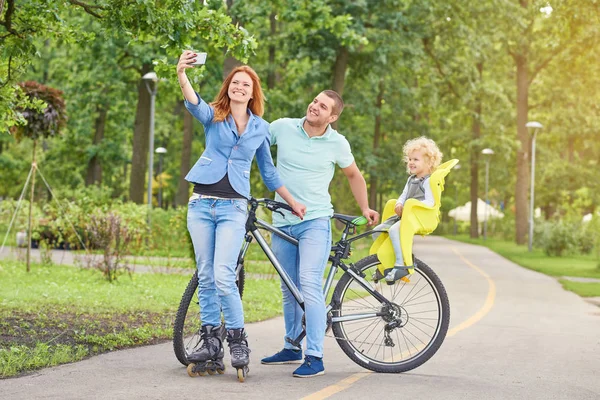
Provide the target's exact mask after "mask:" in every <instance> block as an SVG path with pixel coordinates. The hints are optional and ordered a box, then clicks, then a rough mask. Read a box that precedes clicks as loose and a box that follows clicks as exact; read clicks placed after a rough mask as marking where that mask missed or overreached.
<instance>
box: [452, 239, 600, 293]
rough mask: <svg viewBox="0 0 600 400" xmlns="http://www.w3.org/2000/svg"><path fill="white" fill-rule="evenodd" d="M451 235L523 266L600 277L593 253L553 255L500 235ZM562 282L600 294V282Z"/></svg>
mask: <svg viewBox="0 0 600 400" xmlns="http://www.w3.org/2000/svg"><path fill="white" fill-rule="evenodd" d="M447 237H448V239H453V240H458V241H461V242H465V243H472V244H478V245H481V246H485V247H487V248H489V249H490V250H492V251H494V252H495V253H498V254H500V255H501V256H503V257H505V258H507V259H509V260H510V261H512V262H514V263H516V264H519V265H521V266H522V267H525V268H528V269H532V270H534V271H538V272H541V273H543V274H546V275H550V276H553V277H564V276H572V277H581V278H595V279H600V268H599V267H598V259H597V258H596V257H595V256H594V255H592V254H586V255H569V256H564V257H550V256H548V255H546V254H545V253H544V252H543V250H541V249H536V248H534V249H533V251H532V252H529V251H528V248H527V246H519V245H517V244H515V243H513V242H509V241H506V240H501V239H496V238H488V239H487V240H485V241H484V240H483V239H481V238H480V239H471V238H470V237H469V236H468V235H457V236H450V235H448V236H447ZM561 283H562V284H563V287H564V288H565V289H567V290H570V291H572V292H575V293H577V294H578V295H580V296H584V297H595V296H600V283H593V282H590V283H588V282H571V281H568V280H565V279H562V280H561Z"/></svg>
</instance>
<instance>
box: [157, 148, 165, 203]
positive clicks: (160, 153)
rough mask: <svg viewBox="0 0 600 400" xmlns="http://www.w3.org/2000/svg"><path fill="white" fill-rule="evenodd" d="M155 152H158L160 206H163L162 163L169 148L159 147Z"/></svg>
mask: <svg viewBox="0 0 600 400" xmlns="http://www.w3.org/2000/svg"><path fill="white" fill-rule="evenodd" d="M154 152H155V153H156V154H158V207H160V208H162V187H163V184H162V177H161V174H162V163H163V156H164V155H165V154H166V153H167V149H165V148H164V147H159V148H158V149H156V150H154Z"/></svg>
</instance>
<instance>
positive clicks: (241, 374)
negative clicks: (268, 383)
mask: <svg viewBox="0 0 600 400" xmlns="http://www.w3.org/2000/svg"><path fill="white" fill-rule="evenodd" d="M248 371H249V370H248V367H244V368H238V370H237V376H238V381H240V382H244V381H245V380H246V376H247V375H248Z"/></svg>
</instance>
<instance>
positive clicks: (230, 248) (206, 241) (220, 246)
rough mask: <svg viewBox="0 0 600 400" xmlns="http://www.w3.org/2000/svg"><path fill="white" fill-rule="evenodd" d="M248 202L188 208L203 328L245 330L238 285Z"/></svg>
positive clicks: (203, 201) (203, 202)
mask: <svg viewBox="0 0 600 400" xmlns="http://www.w3.org/2000/svg"><path fill="white" fill-rule="evenodd" d="M247 213H248V202H247V200H245V199H244V200H240V199H231V200H230V199H211V198H198V199H194V200H191V201H190V202H189V204H188V215H187V226H188V231H189V232H190V236H191V238H192V243H193V244H194V253H195V254H196V265H197V267H198V300H199V301H200V319H201V320H202V325H213V326H219V325H221V307H222V308H223V316H224V318H225V327H226V328H227V329H238V328H243V327H244V309H243V307H242V300H241V299H240V294H239V292H238V288H237V286H236V284H235V280H236V273H235V268H236V265H237V258H238V254H239V251H240V248H241V245H242V241H243V239H244V234H245V232H246V229H245V224H246V214H247Z"/></svg>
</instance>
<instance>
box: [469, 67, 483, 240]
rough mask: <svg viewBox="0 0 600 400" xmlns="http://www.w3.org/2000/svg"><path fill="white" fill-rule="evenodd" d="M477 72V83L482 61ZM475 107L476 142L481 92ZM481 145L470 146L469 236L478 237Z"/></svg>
mask: <svg viewBox="0 0 600 400" xmlns="http://www.w3.org/2000/svg"><path fill="white" fill-rule="evenodd" d="M477 71H478V72H479V84H480V85H481V84H482V82H481V80H482V76H483V63H481V62H479V63H477ZM475 101H476V103H475V109H474V110H473V124H472V125H471V137H472V138H473V142H474V143H478V141H479V138H480V137H481V93H478V94H477V98H476V100H475ZM480 152H481V146H473V147H472V148H471V231H470V233H471V237H472V238H473V239H477V238H478V237H479V219H478V218H477V203H478V201H477V200H478V199H479V153H480Z"/></svg>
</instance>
